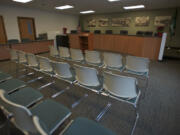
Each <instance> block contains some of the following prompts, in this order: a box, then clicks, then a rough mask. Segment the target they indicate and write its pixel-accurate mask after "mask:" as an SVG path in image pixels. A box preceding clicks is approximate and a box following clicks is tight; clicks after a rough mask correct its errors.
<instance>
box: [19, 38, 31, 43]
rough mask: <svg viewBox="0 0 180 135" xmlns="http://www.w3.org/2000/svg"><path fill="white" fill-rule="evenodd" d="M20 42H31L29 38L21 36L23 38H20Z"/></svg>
mask: <svg viewBox="0 0 180 135" xmlns="http://www.w3.org/2000/svg"><path fill="white" fill-rule="evenodd" d="M21 42H22V43H29V42H31V40H30V39H29V38H23V39H22V40H21Z"/></svg>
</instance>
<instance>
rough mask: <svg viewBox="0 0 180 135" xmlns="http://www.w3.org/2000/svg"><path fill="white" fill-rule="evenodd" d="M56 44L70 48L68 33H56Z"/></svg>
mask: <svg viewBox="0 0 180 135" xmlns="http://www.w3.org/2000/svg"><path fill="white" fill-rule="evenodd" d="M56 45H57V48H59V46H63V47H68V48H69V37H68V36H67V35H56Z"/></svg>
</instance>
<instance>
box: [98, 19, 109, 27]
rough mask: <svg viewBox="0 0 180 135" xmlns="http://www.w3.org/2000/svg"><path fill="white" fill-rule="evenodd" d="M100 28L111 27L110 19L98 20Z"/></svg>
mask: <svg viewBox="0 0 180 135" xmlns="http://www.w3.org/2000/svg"><path fill="white" fill-rule="evenodd" d="M98 22H99V27H107V26H109V19H108V18H101V19H99V20H98Z"/></svg>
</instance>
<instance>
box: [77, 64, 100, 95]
mask: <svg viewBox="0 0 180 135" xmlns="http://www.w3.org/2000/svg"><path fill="white" fill-rule="evenodd" d="M74 68H75V72H76V80H77V84H78V85H80V86H82V87H85V88H87V89H90V90H92V91H94V92H100V91H101V90H102V78H101V77H100V76H99V75H98V71H97V70H96V69H95V68H90V67H84V66H80V65H76V64H75V65H74Z"/></svg>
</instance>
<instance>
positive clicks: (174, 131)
mask: <svg viewBox="0 0 180 135" xmlns="http://www.w3.org/2000/svg"><path fill="white" fill-rule="evenodd" d="M42 56H45V57H49V58H50V59H52V60H56V61H61V60H59V59H57V58H52V57H50V56H49V54H42ZM70 64H74V62H70ZM17 66H18V65H17V64H15V63H13V62H10V61H4V62H0V70H1V71H4V72H7V73H9V74H11V75H13V77H14V78H18V77H19V76H21V75H23V74H25V73H26V71H25V72H20V73H18V72H16V71H17V70H16V69H22V68H24V67H23V66H21V65H19V66H18V67H17ZM27 72H35V71H33V70H30V69H28V71H27ZM99 72H100V73H101V72H103V71H102V70H99ZM112 72H114V73H117V74H123V75H128V76H133V77H137V79H138V82H139V83H138V85H139V88H140V89H141V92H142V94H141V98H140V100H139V103H138V112H139V115H140V117H139V120H138V123H137V126H136V129H135V132H134V135H179V134H180V131H179V128H180V107H179V105H180V98H179V97H180V61H179V60H170V59H165V60H164V61H163V62H156V61H152V62H151V63H150V73H149V79H148V80H147V79H145V78H140V77H138V76H135V75H130V74H126V73H119V72H117V71H112ZM38 76H44V78H43V79H42V80H39V81H36V82H34V83H31V84H28V86H30V87H33V88H39V87H40V86H42V85H43V84H45V83H48V82H51V81H53V80H54V81H55V84H54V85H51V86H48V87H46V88H45V89H42V90H41V92H42V93H43V95H44V98H43V100H45V99H47V98H51V96H52V95H53V94H55V93H56V92H58V91H61V90H63V89H65V88H66V87H67V86H69V87H70V90H67V91H66V92H65V93H63V94H61V95H60V96H58V97H56V98H55V99H53V100H55V101H57V102H59V103H61V104H63V105H65V106H66V107H68V108H69V109H70V110H71V111H72V116H71V117H70V119H69V120H68V121H67V122H66V123H64V124H63V125H62V126H61V127H60V128H59V129H57V131H56V132H55V133H54V134H55V135H58V134H59V133H60V131H61V130H62V129H63V128H64V127H65V126H66V124H67V123H68V122H69V121H70V120H72V119H75V118H77V117H79V116H83V117H87V118H89V119H91V120H95V119H96V117H97V115H98V114H99V113H100V112H101V110H102V109H103V108H104V107H105V106H106V105H107V103H109V102H110V103H111V104H112V106H111V108H110V110H109V111H108V112H107V113H106V114H105V115H104V116H103V118H102V119H101V120H100V122H99V123H100V124H102V125H103V126H105V127H107V128H109V129H111V130H112V131H114V132H115V133H117V135H130V134H131V131H132V128H133V125H134V122H135V118H136V113H135V109H134V107H133V106H132V105H129V104H127V103H124V102H120V101H117V100H115V99H112V98H109V97H105V96H101V95H97V94H96V93H94V92H91V91H89V90H87V89H85V88H81V87H79V86H75V85H70V84H69V83H67V82H64V81H62V80H59V79H55V78H51V77H49V76H47V75H45V74H43V73H40V72H35V74H34V75H31V76H26V77H25V78H22V79H21V80H23V81H26V82H27V81H28V80H31V79H33V78H36V77H38ZM84 94H88V97H87V98H85V99H84V100H82V102H81V103H80V104H79V105H78V106H77V107H75V108H72V107H71V105H72V104H73V103H74V102H75V101H77V100H79V99H80V98H81V97H83V96H84ZM1 118H2V117H1ZM10 125H11V126H10V127H11V128H10V130H11V131H10V134H11V135H16V134H17V135H20V131H18V130H17V129H16V128H14V126H13V125H12V124H10ZM5 129H7V127H6V128H5ZM5 129H1V132H0V134H2V135H6V133H5V131H3V130H5Z"/></svg>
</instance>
